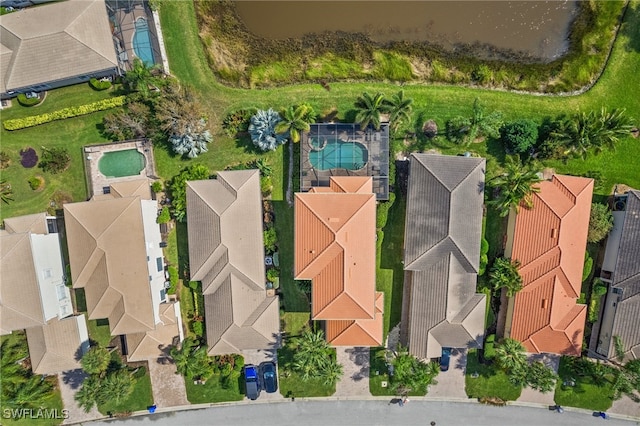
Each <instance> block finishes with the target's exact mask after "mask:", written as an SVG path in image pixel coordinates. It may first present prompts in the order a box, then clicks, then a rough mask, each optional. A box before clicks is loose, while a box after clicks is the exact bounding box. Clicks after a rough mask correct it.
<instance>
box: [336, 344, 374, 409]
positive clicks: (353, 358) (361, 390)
mask: <svg viewBox="0 0 640 426" xmlns="http://www.w3.org/2000/svg"><path fill="white" fill-rule="evenodd" d="M336 354H337V359H338V364H342V371H343V375H342V378H341V379H340V381H339V382H338V383H337V384H336V393H335V394H333V395H334V396H349V397H359V396H371V392H370V391H369V348H351V347H339V348H336Z"/></svg>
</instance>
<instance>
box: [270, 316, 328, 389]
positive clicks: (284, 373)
mask: <svg viewBox="0 0 640 426" xmlns="http://www.w3.org/2000/svg"><path fill="white" fill-rule="evenodd" d="M282 324H283V327H282V328H283V330H284V332H285V339H284V346H283V347H282V348H280V349H278V369H279V371H278V379H279V380H280V383H279V391H280V393H281V394H282V395H284V396H285V397H287V398H289V397H292V396H296V397H314V396H330V395H333V394H334V393H335V391H336V388H335V386H327V385H325V384H323V383H322V379H311V380H307V381H304V380H302V377H300V375H299V374H297V373H294V372H293V371H291V368H290V366H291V364H292V363H293V354H294V349H293V347H292V346H291V343H292V339H294V338H295V337H296V336H300V335H301V334H302V333H303V332H304V331H305V330H306V329H308V328H309V313H308V312H306V313H304V312H287V313H285V314H284V315H283V316H282Z"/></svg>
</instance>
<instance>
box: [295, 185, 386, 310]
mask: <svg viewBox="0 0 640 426" xmlns="http://www.w3.org/2000/svg"><path fill="white" fill-rule="evenodd" d="M329 188H330V189H331V191H326V190H321V191H315V190H313V191H310V192H307V193H297V194H295V265H294V275H295V279H302V280H305V279H306V280H312V281H313V284H312V293H311V300H312V306H311V315H312V317H313V318H314V319H317V320H356V319H373V318H374V316H375V285H376V279H375V256H376V252H375V250H376V242H375V239H376V225H375V223H376V196H375V194H374V193H373V192H372V188H373V184H372V179H371V178H370V177H364V178H362V177H351V176H348V177H347V176H342V177H332V178H331V185H330V187H329ZM323 189H324V188H323ZM349 191H356V192H349Z"/></svg>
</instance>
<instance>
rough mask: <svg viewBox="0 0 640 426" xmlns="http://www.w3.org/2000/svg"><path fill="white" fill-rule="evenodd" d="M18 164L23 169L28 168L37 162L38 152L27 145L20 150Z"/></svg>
mask: <svg viewBox="0 0 640 426" xmlns="http://www.w3.org/2000/svg"><path fill="white" fill-rule="evenodd" d="M20 164H22V167H24V168H25V169H30V168H32V167H35V166H36V164H38V154H36V150H35V149H33V148H31V147H29V148H25V149H23V150H21V151H20Z"/></svg>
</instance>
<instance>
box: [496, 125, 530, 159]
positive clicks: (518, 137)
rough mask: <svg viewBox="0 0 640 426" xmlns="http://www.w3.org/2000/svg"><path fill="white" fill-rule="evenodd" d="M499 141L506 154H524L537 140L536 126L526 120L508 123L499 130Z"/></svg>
mask: <svg viewBox="0 0 640 426" xmlns="http://www.w3.org/2000/svg"><path fill="white" fill-rule="evenodd" d="M500 139H502V143H503V144H504V146H505V149H506V150H507V152H511V153H514V154H524V153H526V152H528V151H529V150H530V149H531V148H532V147H533V146H534V145H535V143H536V141H537V140H538V125H537V124H536V122H535V121H533V120H528V119H520V120H515V121H510V122H509V123H506V124H504V125H503V126H502V127H501V128H500Z"/></svg>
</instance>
